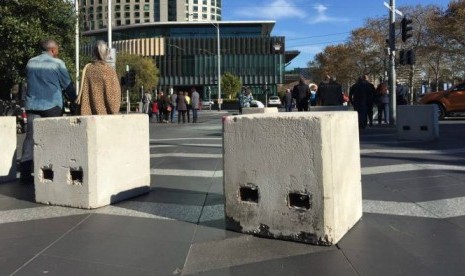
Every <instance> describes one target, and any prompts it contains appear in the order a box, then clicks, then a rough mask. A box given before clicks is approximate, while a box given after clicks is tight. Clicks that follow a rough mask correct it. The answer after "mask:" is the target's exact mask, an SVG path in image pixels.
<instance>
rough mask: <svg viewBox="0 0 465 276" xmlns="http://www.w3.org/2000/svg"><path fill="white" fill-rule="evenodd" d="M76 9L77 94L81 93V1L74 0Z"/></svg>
mask: <svg viewBox="0 0 465 276" xmlns="http://www.w3.org/2000/svg"><path fill="white" fill-rule="evenodd" d="M74 8H75V10H76V42H75V44H76V94H79V1H78V0H74Z"/></svg>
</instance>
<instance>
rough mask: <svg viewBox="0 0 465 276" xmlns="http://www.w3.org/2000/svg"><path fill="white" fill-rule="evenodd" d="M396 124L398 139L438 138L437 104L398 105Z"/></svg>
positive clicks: (424, 139) (426, 139) (427, 139)
mask: <svg viewBox="0 0 465 276" xmlns="http://www.w3.org/2000/svg"><path fill="white" fill-rule="evenodd" d="M396 125H397V138H398V139H399V140H418V141H432V140H436V139H438V138H439V123H438V110H437V106H436V105H434V104H431V105H399V106H397V124H396Z"/></svg>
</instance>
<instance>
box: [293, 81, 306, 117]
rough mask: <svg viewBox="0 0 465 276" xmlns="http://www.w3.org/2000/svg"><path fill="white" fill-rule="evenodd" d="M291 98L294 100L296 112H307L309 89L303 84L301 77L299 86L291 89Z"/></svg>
mask: <svg viewBox="0 0 465 276" xmlns="http://www.w3.org/2000/svg"><path fill="white" fill-rule="evenodd" d="M292 98H294V99H295V103H296V106H297V110H298V111H308V101H309V99H310V88H309V87H308V85H307V84H305V79H304V78H303V77H300V80H299V84H297V85H295V86H294V89H292Z"/></svg>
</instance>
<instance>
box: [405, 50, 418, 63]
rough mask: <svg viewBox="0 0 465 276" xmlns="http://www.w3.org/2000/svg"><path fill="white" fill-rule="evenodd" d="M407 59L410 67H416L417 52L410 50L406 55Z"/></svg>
mask: <svg viewBox="0 0 465 276" xmlns="http://www.w3.org/2000/svg"><path fill="white" fill-rule="evenodd" d="M406 59H407V60H406V61H407V64H408V65H415V61H416V58H415V52H414V51H413V50H408V51H407V54H406Z"/></svg>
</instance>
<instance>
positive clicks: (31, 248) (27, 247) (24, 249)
mask: <svg viewBox="0 0 465 276" xmlns="http://www.w3.org/2000/svg"><path fill="white" fill-rule="evenodd" d="M60 236H61V235H60V234H48V235H46V234H42V235H35V236H25V237H17V238H3V239H0V248H1V249H2V250H0V259H6V258H15V257H21V256H31V255H36V254H38V253H39V252H40V251H41V250H43V249H45V248H46V247H47V246H49V245H50V244H52V243H53V242H54V241H56V240H57V239H58V238H59V237H60Z"/></svg>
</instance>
